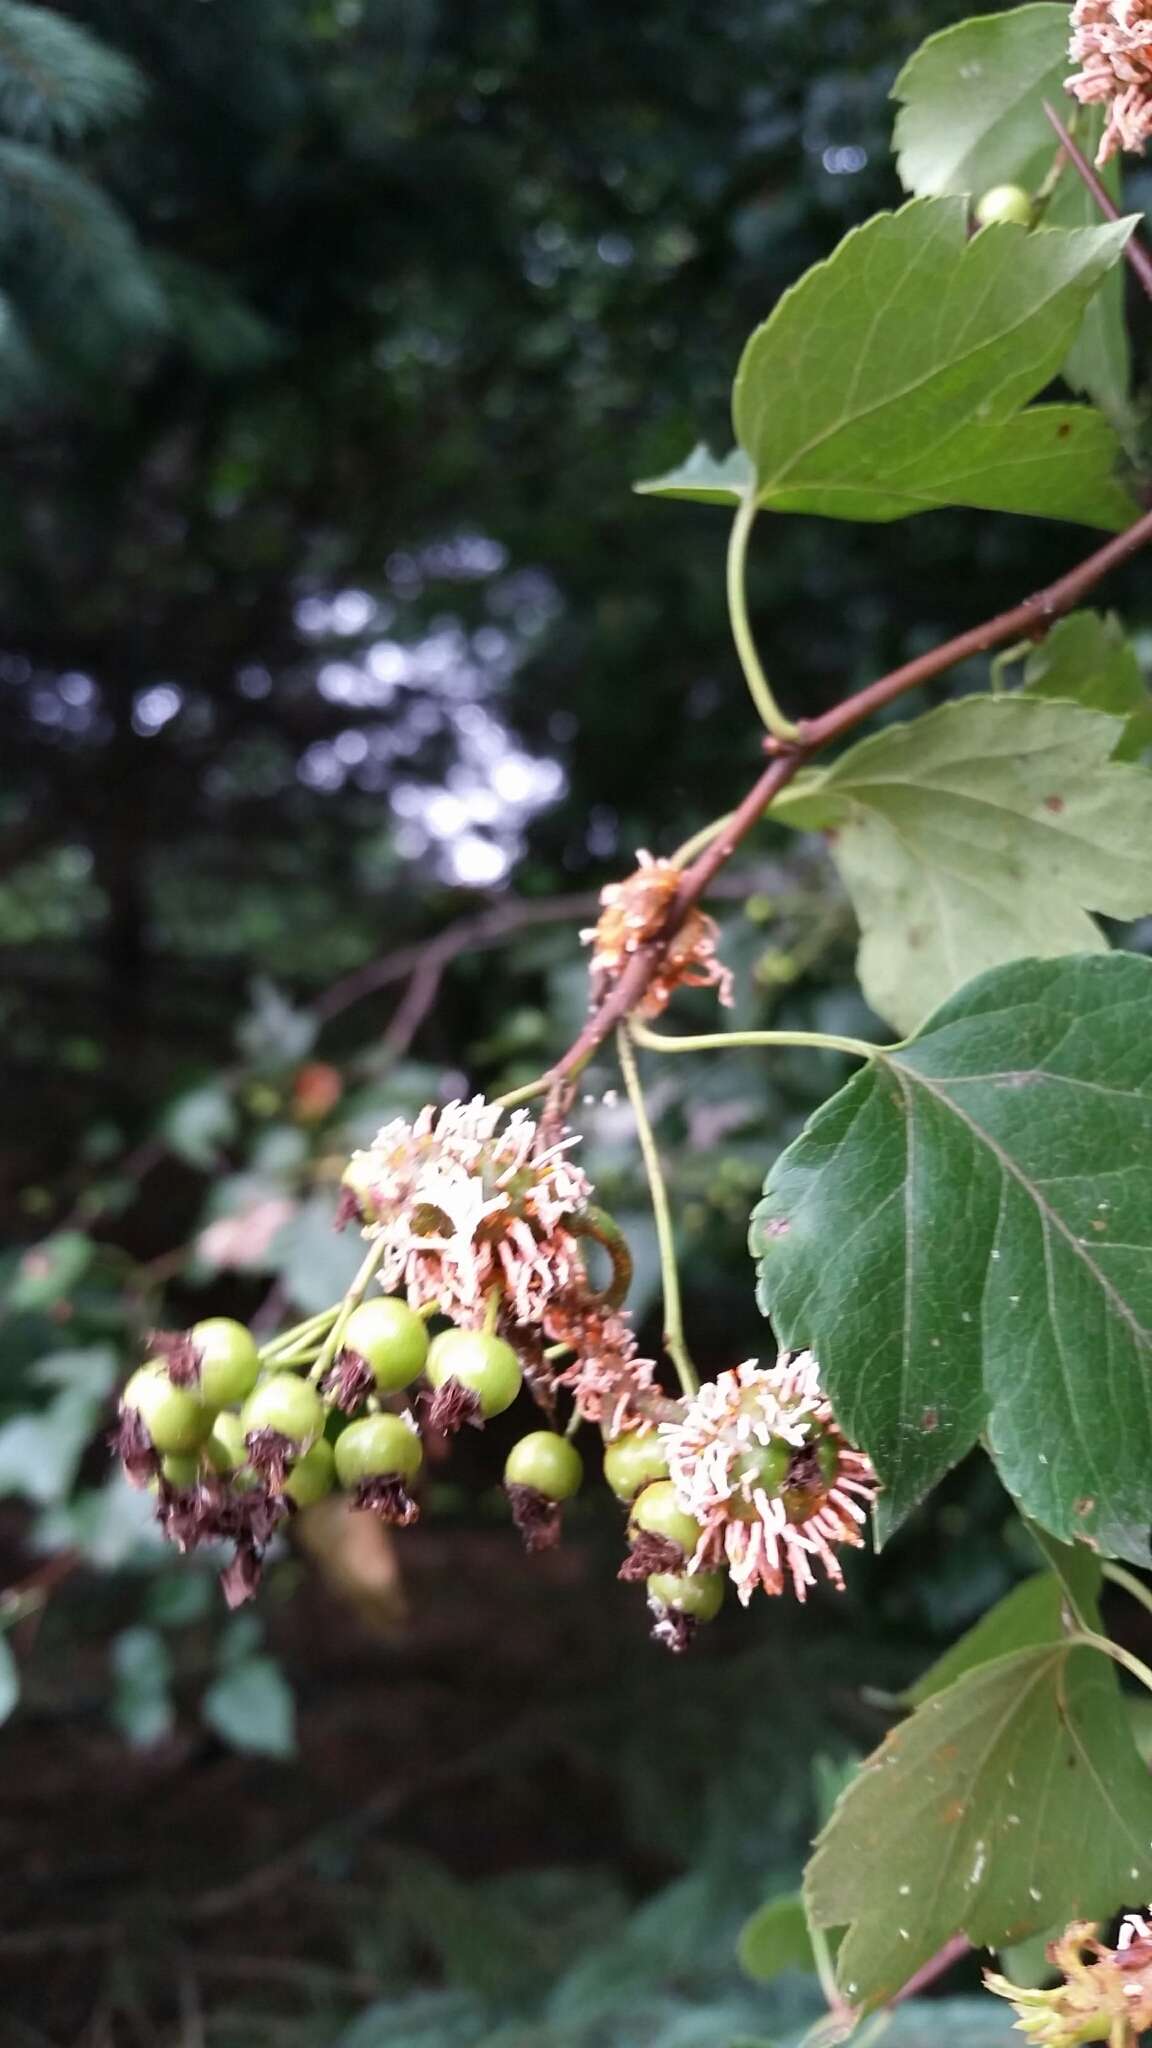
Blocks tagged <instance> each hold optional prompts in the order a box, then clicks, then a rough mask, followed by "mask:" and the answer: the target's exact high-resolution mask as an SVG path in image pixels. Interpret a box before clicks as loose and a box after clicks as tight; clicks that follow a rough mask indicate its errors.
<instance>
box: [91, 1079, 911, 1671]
mask: <svg viewBox="0 0 1152 2048" xmlns="http://www.w3.org/2000/svg"><path fill="white" fill-rule="evenodd" d="M570 1142H571V1141H570V1140H567V1139H565V1140H562V1141H561V1142H560V1143H559V1144H553V1145H545V1144H544V1143H543V1141H542V1139H541V1136H540V1133H539V1132H538V1131H537V1128H536V1126H535V1125H534V1124H533V1123H532V1121H531V1119H529V1118H527V1117H526V1116H524V1115H523V1113H517V1114H516V1115H514V1116H513V1117H511V1118H509V1119H508V1121H507V1123H506V1124H505V1125H504V1126H503V1128H501V1127H500V1117H499V1113H498V1111H496V1110H495V1109H493V1108H491V1107H490V1106H489V1105H488V1104H487V1103H484V1102H483V1101H480V1100H478V1101H475V1102H472V1103H469V1104H461V1103H452V1104H449V1105H448V1107H447V1108H446V1109H444V1110H442V1111H440V1112H439V1113H437V1112H436V1111H434V1110H426V1111H424V1112H423V1113H422V1115H421V1116H420V1117H418V1118H417V1120H416V1122H415V1123H414V1124H411V1125H409V1124H400V1123H393V1124H389V1125H388V1126H387V1127H386V1128H385V1129H384V1130H383V1131H382V1132H381V1133H380V1135H379V1137H378V1138H377V1140H376V1142H375V1144H373V1145H372V1146H370V1147H369V1148H368V1149H367V1150H366V1151H363V1152H359V1153H356V1154H355V1155H354V1157H353V1159H352V1161H351V1163H350V1166H349V1168H348V1172H347V1174H346V1176H345V1190H346V1195H347V1197H348V1199H347V1200H346V1202H345V1205H344V1211H343V1216H342V1220H343V1221H348V1220H349V1219H350V1217H351V1216H353V1215H354V1216H355V1218H356V1220H357V1221H358V1222H359V1224H360V1228H361V1231H362V1233H363V1235H364V1237H365V1239H366V1240H367V1244H368V1251H367V1256H366V1258H365V1261H364V1264H363V1265H362V1267H361V1271H360V1274H359V1275H358V1277H357V1280H356V1282H355V1284H354V1286H353V1288H352V1290H351V1292H350V1294H349V1295H348V1296H346V1297H345V1299H344V1300H343V1301H342V1302H339V1303H337V1304H335V1305H334V1306H333V1307H332V1308H331V1309H328V1310H326V1311H324V1312H323V1313H322V1314H320V1315H318V1316H313V1317H311V1318H310V1319H309V1320H308V1321H307V1322H304V1323H301V1324H298V1325H297V1326H296V1327H295V1328H293V1329H291V1330H286V1331H284V1332H282V1333H280V1334H279V1335H278V1336H275V1337H272V1338H270V1339H268V1341H267V1342H265V1343H264V1344H263V1345H261V1346H259V1347H258V1346H257V1344H256V1341H255V1338H254V1337H253V1335H252V1333H251V1332H250V1331H249V1330H247V1329H245V1327H244V1326H243V1325H242V1324H240V1323H237V1322H232V1321H230V1320H228V1319H227V1318H223V1317H217V1318H213V1319H211V1320H209V1321H206V1322H201V1323H197V1324H195V1325H194V1327H193V1328H192V1329H191V1330H188V1331H184V1332H180V1333H176V1334H164V1333H157V1334H156V1336H155V1337H154V1338H153V1340H152V1353H151V1356H149V1358H148V1359H147V1360H146V1361H145V1363H144V1364H143V1365H142V1366H140V1367H139V1369H138V1370H137V1371H136V1372H135V1373H133V1375H132V1377H131V1379H130V1380H129V1381H128V1383H127V1385H126V1387H125V1388H124V1392H123V1395H122V1398H121V1404H120V1419H119V1425H118V1428H117V1431H116V1435H115V1442H116V1447H117V1449H118V1450H119V1452H120V1455H121V1458H122V1459H123V1462H124V1466H125V1469H126V1471H127V1472H128V1475H129V1477H130V1478H131V1479H132V1480H133V1481H134V1483H135V1484H137V1485H143V1486H148V1487H149V1488H151V1489H152V1490H153V1491H154V1493H155V1496H156V1504H157V1516H158V1519H159V1521H160V1523H161V1526H162V1527H163V1529H164V1532H165V1534H166V1535H167V1536H168V1537H169V1538H170V1539H171V1540H172V1541H173V1542H174V1543H176V1544H177V1545H178V1546H179V1548H181V1549H183V1550H190V1549H193V1548H195V1547H197V1546H199V1545H201V1544H205V1543H210V1542H224V1543H230V1544H231V1545H232V1548H233V1555H232V1559H231V1562H230V1563H229V1564H228V1565H227V1567H226V1569H225V1571H224V1573H223V1585H224V1590H225V1593H226V1596H227V1598H228V1600H229V1602H230V1603H231V1604H233V1605H236V1604H238V1603H239V1602H240V1601H242V1600H245V1599H248V1598H249V1597H250V1596H251V1595H252V1593H253V1592H254V1591H255V1588H256V1586H257V1584H258V1583H259V1579H260V1573H261V1567H262V1562H263V1558H264V1555H265V1552H266V1549H267V1547H268V1544H269V1543H270V1541H271V1540H272V1538H273V1536H274V1535H275V1534H276V1532H277V1531H278V1530H279V1529H280V1528H281V1527H282V1526H283V1525H284V1524H285V1523H286V1522H287V1520H288V1519H289V1517H290V1516H291V1515H293V1514H294V1513H296V1512H297V1511H299V1510H302V1509H305V1508H308V1507H311V1506H314V1505H315V1504H316V1503H317V1502H318V1501H320V1500H322V1499H323V1498H324V1497H325V1495H326V1494H328V1493H330V1492H331V1491H332V1490H333V1489H334V1488H341V1489H343V1490H344V1492H345V1493H346V1494H347V1495H348V1496H349V1497H350V1502H351V1505H352V1506H353V1507H354V1508H355V1509H357V1510H359V1511H361V1512H365V1513H371V1514H374V1515H377V1516H379V1517H380V1518H381V1519H382V1520H384V1521H385V1522H387V1523H389V1524H391V1525H392V1526H394V1527H398V1528H404V1527H407V1526H408V1525H409V1524H410V1523H412V1522H414V1521H416V1520H417V1518H418V1515H419V1507H418V1504H417V1501H416V1499H415V1498H414V1491H413V1489H414V1488H415V1487H416V1485H417V1482H418V1480H419V1477H420V1473H421V1469H422V1467H423V1464H424V1436H425V1435H427V1436H429V1437H430V1438H432V1439H434V1440H435V1444H436V1446H437V1452H438V1454H440V1453H441V1451H442V1447H443V1445H444V1442H445V1439H448V1438H450V1437H451V1436H452V1435H453V1434H454V1433H455V1432H456V1431H458V1430H459V1429H461V1428H462V1427H464V1426H465V1425H468V1426H470V1427H473V1428H483V1427H484V1425H485V1424H486V1423H488V1422H489V1421H491V1420H492V1419H493V1418H494V1417H495V1416H498V1415H502V1414H503V1413H504V1412H505V1411H506V1410H507V1409H509V1408H511V1406H512V1404H513V1403H514V1402H515V1401H516V1399H517V1397H518V1396H519V1394H520V1392H521V1388H522V1387H524V1386H525V1385H526V1386H527V1388H528V1390H529V1392H530V1394H531V1395H532V1397H533V1399H534V1400H535V1402H536V1404H537V1406H538V1407H539V1408H540V1409H542V1410H543V1412H544V1415H545V1416H546V1417H547V1419H548V1422H549V1425H550V1426H549V1427H547V1428H536V1429H533V1430H530V1431H529V1433H528V1434H527V1435H525V1436H522V1437H521V1438H520V1440H519V1441H518V1442H517V1443H515V1444H514V1445H513V1447H512V1450H511V1451H510V1453H509V1454H508V1457H507V1460H506V1463H505V1467H504V1491H505V1493H506V1495H507V1498H508V1501H509V1505H510V1507H511V1510H512V1515H513V1518H514V1520H515V1522H516V1525H517V1527H518V1528H519V1530H520V1532H521V1535H522V1536H523V1539H524V1543H525V1545H526V1547H527V1549H528V1550H530V1551H539V1550H545V1549H549V1548H551V1546H552V1545H554V1544H555V1543H556V1542H557V1541H558V1539H559V1536H560V1533H561V1517H562V1510H563V1506H564V1504H565V1503H566V1502H567V1501H569V1500H571V1499H572V1498H573V1497H574V1495H575V1494H576V1493H578V1491H579V1489H580V1486H581V1483H582V1479H583V1470H584V1468H583V1460H582V1458H581V1455H580V1452H579V1451H578V1450H577V1448H576V1446H575V1444H574V1443H573V1442H572V1441H571V1439H572V1436H573V1435H574V1433H575V1432H576V1431H577V1430H578V1429H579V1427H580V1425H581V1423H587V1422H591V1423H594V1424H596V1425H598V1427H599V1429H600V1432H601V1435H602V1436H603V1438H604V1474H605V1478H606V1480H607V1482H608V1485H609V1486H610V1487H611V1489H612V1491H613V1492H614V1493H615V1494H616V1496H617V1498H618V1499H619V1500H621V1501H622V1502H623V1503H624V1504H625V1505H626V1507H627V1510H628V1526H627V1535H628V1553H627V1556H626V1558H625V1560H624V1563H623V1565H622V1566H621V1569H620V1577H621V1578H622V1579H624V1580H626V1581H635V1582H643V1584H644V1586H645V1588H646V1591H647V1595H648V1602H649V1607H650V1610H651V1613H652V1617H653V1624H654V1626H653V1633H654V1635H655V1636H656V1638H657V1640H659V1641H660V1642H662V1643H665V1644H666V1645H667V1646H668V1647H669V1648H671V1649H674V1650H682V1649H684V1648H685V1647H686V1646H687V1644H688V1642H689V1641H690V1640H691V1637H692V1635H693V1634H694V1632H695V1630H696V1628H697V1626H698V1625H699V1624H700V1623H702V1622H706V1621H710V1620H711V1619H712V1618H713V1617H714V1616H715V1615H716V1613H717V1612H718V1611H719V1608H720V1606H721V1602H722V1599H723V1590H724V1577H725V1574H727V1575H728V1576H729V1577H731V1578H732V1579H733V1580H734V1581H735V1583H736V1586H737V1589H738V1591H739V1595H740V1598H741V1600H742V1601H745V1602H746V1601H747V1600H748V1598H749V1597H750V1594H751V1592H752V1589H753V1587H754V1586H755V1585H756V1584H760V1585H761V1586H763V1587H764V1589H765V1590H766V1591H767V1592H770V1593H779V1592H781V1591H782V1590H783V1589H784V1585H785V1581H786V1578H787V1580H788V1582H789V1583H790V1584H791V1586H792V1587H793V1588H794V1590H795V1592H796V1594H797V1596H798V1597H799V1598H800V1599H803V1598H804V1595H805V1592H806V1591H807V1588H808V1587H809V1585H810V1584H812V1582H813V1579H814V1572H813V1563H814V1562H818V1563H820V1564H822V1565H823V1567H824V1570H825V1572H826V1574H827V1575H828V1577H829V1578H830V1579H831V1580H832V1581H833V1583H834V1584H837V1585H839V1584H840V1583H841V1582H842V1581H841V1577H840V1570H839V1564H838V1561H837V1558H836V1555H835V1546H838V1545H841V1544H845V1543H848V1544H854V1543H858V1542H859V1541H860V1540H861V1539H860V1531H859V1525H860V1523H861V1522H862V1521H863V1519H864V1504H865V1503H867V1502H868V1501H869V1500H870V1499H871V1496H872V1494H873V1492H874V1490H875V1480H874V1476H873V1474H872V1471H871V1467H870V1466H869V1464H868V1461H867V1459H866V1458H864V1457H863V1456H862V1455H861V1453H859V1452H858V1451H855V1450H853V1449H852V1447H851V1446H850V1445H849V1444H848V1443H847V1442H846V1441H845V1439H844V1437H843V1436H842V1435H841V1433H840V1431H839V1430H838V1429H837V1427H836V1424H835V1422H834V1420H833V1418H832V1413H831V1410H830V1408H829V1406H828V1403H827V1401H826V1400H825V1398H824V1395H823V1393H822V1391H821V1389H820V1385H819V1377H818V1374H817V1370H816V1366H815V1362H814V1360H813V1359H812V1358H811V1357H810V1356H809V1355H808V1354H807V1353H803V1354H801V1355H800V1356H799V1357H797V1358H793V1359H782V1360H781V1361H780V1362H779V1363H778V1364H777V1365H776V1366H775V1367H772V1368H771V1369H768V1370H764V1369H762V1368H761V1367H759V1366H756V1365H752V1364H749V1365H743V1366H740V1367H739V1368H737V1370H736V1371H735V1372H730V1373H722V1374H721V1375H720V1378H719V1379H718V1380H716V1381H715V1382H714V1383H712V1384H711V1385H707V1386H705V1387H703V1388H701V1390H700V1392H699V1393H698V1394H697V1395H695V1396H694V1397H692V1398H691V1399H686V1398H683V1397H682V1398H681V1399H679V1400H672V1399H670V1398H669V1397H668V1396H666V1395H665V1394H663V1393H661V1392H660V1390H659V1388H658V1387H657V1385H656V1382H655V1369H654V1365H653V1362H652V1361H651V1360H649V1359H641V1358H639V1357H637V1355H636V1342H635V1338H634V1336H633V1334H632V1331H631V1328H630V1325H629V1323H628V1319H627V1316H626V1314H625V1313H624V1312H623V1311H622V1310H621V1307H620V1297H621V1294H622V1292H623V1289H624V1287H625V1286H626V1283H627V1278H628V1275H629V1272H630V1261H629V1260H628V1258H627V1254H626V1248H625V1247H624V1246H623V1244H622V1240H621V1239H620V1237H619V1233H618V1232H617V1231H616V1229H615V1226H614V1225H613V1224H612V1223H611V1221H610V1219H609V1218H607V1217H606V1216H604V1215H603V1214H602V1213H601V1212H600V1211H599V1210H597V1209H595V1208H594V1207H593V1205H592V1202H591V1192H592V1191H591V1187H590V1185H589V1183H588V1181H587V1179H586V1177H585V1176H584V1175H583V1174H582V1173H580V1172H579V1171H578V1169H577V1168H576V1167H575V1166H574V1165H573V1164H572V1163H571V1161H570V1160H569V1158H568V1149H569V1144H570ZM593 1242H595V1243H597V1244H599V1245H600V1246H601V1247H602V1248H603V1249H604V1250H605V1251H606V1252H607V1253H608V1255H609V1259H610V1262H611V1265H612V1279H611V1281H610V1284H609V1286H608V1287H607V1289H605V1290H603V1291H601V1292H597V1291H596V1290H595V1289H594V1288H593V1286H592V1284H591V1281H590V1279H589V1275H588V1271H587V1268H586V1265H585V1253H586V1250H587V1248H588V1246H589V1245H590V1243H593ZM374 1281H375V1282H379V1283H381V1284H382V1285H383V1286H384V1287H385V1288H390V1289H393V1290H395V1289H400V1288H402V1289H403V1293H402V1294H401V1293H399V1292H391V1293H383V1294H376V1293H371V1294H370V1293H368V1292H367V1290H368V1289H369V1288H370V1287H371V1286H372V1284H373V1282H374ZM438 1318H442V1319H443V1321H444V1323H445V1324H446V1325H447V1326H446V1327H441V1328H440V1329H439V1330H438V1331H436V1333H435V1334H431V1333H430V1330H429V1324H430V1323H435V1321H436V1320H437V1319H438ZM562 1400H565V1401H567V1402H568V1404H569V1406H570V1415H569V1421H568V1426H567V1432H566V1433H565V1434H561V1433H560V1431H559V1428H558V1427H557V1412H558V1409H559V1406H560V1403H561V1401H562Z"/></svg>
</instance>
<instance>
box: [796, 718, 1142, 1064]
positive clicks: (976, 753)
mask: <svg viewBox="0 0 1152 2048" xmlns="http://www.w3.org/2000/svg"><path fill="white" fill-rule="evenodd" d="M1124 731H1125V729H1124V724H1123V721H1122V720H1120V719H1117V718H1113V717H1110V716H1108V715H1107V714H1106V713H1102V712H1096V711H1090V710H1088V709H1086V708H1084V707H1083V706H1081V705H1078V704H1073V703H1069V702H1064V701H1053V702H1043V701H1039V700H1033V699H1032V698H1030V697H1025V696H1002V697H966V698H963V699H961V700H960V701H959V702H957V703H953V704H944V705H941V706H940V708H939V709H938V710H936V711H931V712H929V713H928V714H927V715H926V716H925V717H923V718H917V719H913V720H910V721H909V722H908V723H907V724H902V725H895V726H890V727H888V728H887V730H885V731H883V732H879V733H876V734H874V735H873V736H872V737H871V738H869V739H866V740H862V741H861V742H860V743H859V745H857V746H855V747H852V748H851V749H850V750H849V751H848V752H847V753H846V754H842V755H841V757H840V759H839V760H838V761H836V762H834V763H833V765H832V766H831V767H830V768H826V769H818V770H815V771H812V772H810V773H809V774H808V775H807V776H805V777H803V778H801V779H799V780H798V781H797V782H796V783H795V784H794V785H793V787H792V788H791V789H790V790H786V791H785V792H784V793H783V795H782V796H781V797H779V798H778V799H777V801H776V803H775V804H774V805H773V811H772V815H773V817H779V818H781V819H782V820H783V821H784V822H785V823H786V824H795V825H800V826H807V827H811V826H816V827H821V828H824V829H826V830H829V831H831V832H832V833H833V834H834V837H833V841H832V854H833V858H834V859H835V861H836V865H837V866H838V868H839V869H840V872H841V874H842V876H843V878H844V882H845V886H846V887H847V889H848V893H849V895H850V896H851V898H852V902H853V905H854V907H855V910H856V915H857V917H858V919H859V921H860V932H861V942H860V954H859V960H858V971H859V975H860V981H861V985H862V987H863V990H864V993H865V995H866V996H867V998H868V1000H869V1002H870V1003H871V1005H872V1007H873V1009H874V1010H876V1011H877V1012H878V1013H879V1015H880V1016H882V1017H884V1018H886V1019H887V1020H888V1022H889V1023H891V1024H893V1025H895V1026H896V1028H897V1030H899V1031H910V1030H913V1029H915V1027H916V1026H917V1025H918V1024H919V1023H921V1022H922V1020H923V1019H924V1017H926V1016H927V1015H928V1014H929V1013H930V1012H931V1011H932V1010H933V1009H934V1008H935V1007H936V1005H937V1004H938V1003H940V1002H943V1001H944V999H945V998H946V997H947V996H949V995H951V994H952V993H953V991H954V990H955V989H957V988H959V987H961V986H962V985H963V983H964V982H966V981H969V980H971V978H972V977H973V975H976V974H979V973H981V972H982V971H983V970H984V969H986V968H989V967H994V966H997V965H999V964H1000V963H1002V962H1007V961H1009V960H1018V959H1020V958H1022V957H1024V956H1029V955H1034V956H1036V957H1038V958H1044V959H1048V958H1052V957H1054V956H1056V955H1058V954H1061V953H1085V952H1090V951H1098V950H1102V949H1103V948H1104V946H1105V944H1106V941H1105V939H1104V936H1103V934H1102V932H1101V931H1100V929H1099V927H1098V926H1097V925H1096V924H1095V923H1094V921H1093V919H1092V917H1091V916H1090V915H1089V913H1090V912H1092V911H1097V912H1101V913H1103V914H1105V915H1107V916H1110V917H1118V918H1131V917H1140V916H1143V915H1144V914H1145V913H1146V912H1147V911H1152V774H1150V773H1149V772H1148V771H1147V770H1146V769H1144V768H1140V767H1136V766H1134V765H1132V764H1130V763H1126V762H1117V761H1115V760H1114V759H1113V758H1112V756H1113V754H1114V751H1115V749H1116V746H1117V744H1118V743H1119V742H1121V741H1122V740H1123V738H1124Z"/></svg>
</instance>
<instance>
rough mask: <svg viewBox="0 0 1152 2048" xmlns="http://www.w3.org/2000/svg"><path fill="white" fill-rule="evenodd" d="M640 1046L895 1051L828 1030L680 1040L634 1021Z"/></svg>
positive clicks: (868, 1054)
mask: <svg viewBox="0 0 1152 2048" xmlns="http://www.w3.org/2000/svg"><path fill="white" fill-rule="evenodd" d="M631 1031H632V1036H633V1038H634V1039H635V1041H636V1043H637V1045H642V1046H644V1047H645V1048H646V1050H647V1051H649V1052H732V1051H735V1050H736V1049H737V1048H739V1047H741V1046H743V1047H748V1046H761V1045H764V1046H767V1045H776V1046H788V1045H798V1046H810V1047H811V1048H812V1049H813V1050H814V1051H816V1052H846V1053H851V1054H852V1055H853V1057H854V1058H856V1059H862V1060H871V1059H877V1058H879V1057H882V1056H883V1054H885V1053H888V1052H895V1051H896V1050H897V1048H896V1047H895V1046H892V1045H869V1044H868V1043H867V1041H866V1040H865V1039H863V1038H841V1037H840V1036H839V1035H838V1034H837V1033H835V1032H827V1031H709V1032H705V1033H704V1034H703V1035H702V1036H689V1037H686V1038H677V1037H674V1036H673V1035H672V1033H670V1032H666V1031H650V1030H649V1029H648V1026H647V1025H646V1024H640V1023H638V1022H637V1020H636V1019H635V1018H633V1020H632V1025H631Z"/></svg>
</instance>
